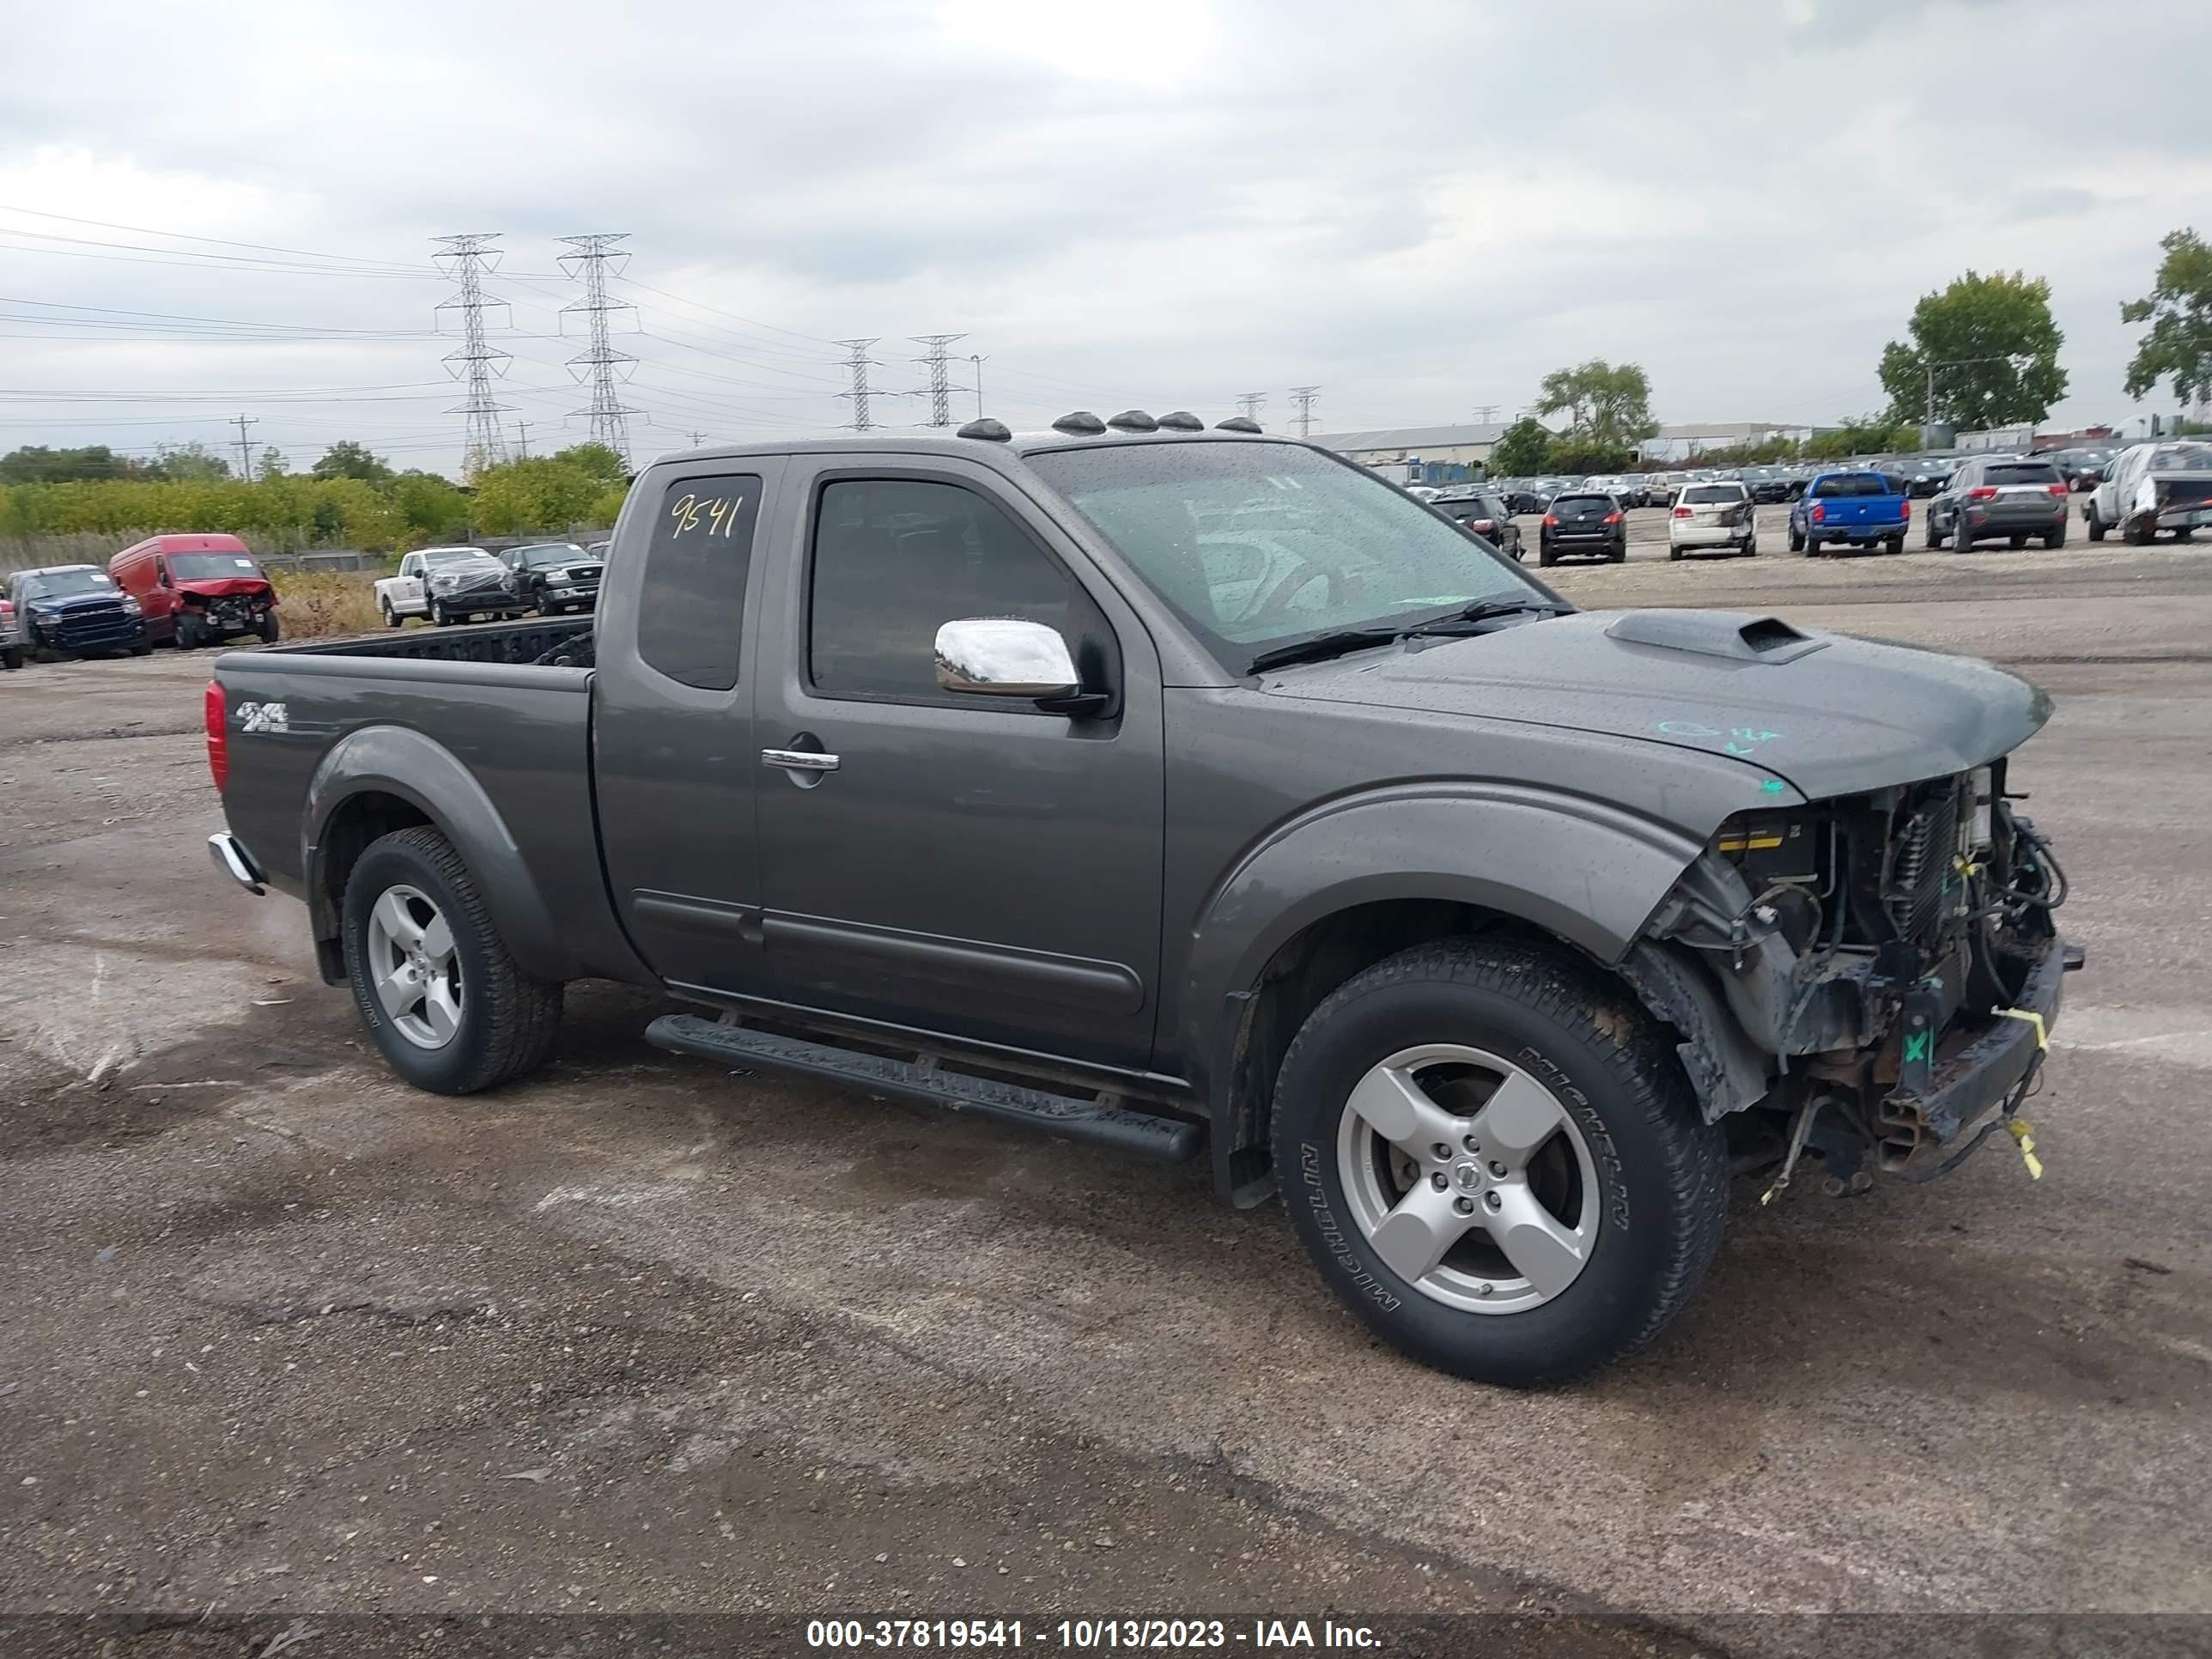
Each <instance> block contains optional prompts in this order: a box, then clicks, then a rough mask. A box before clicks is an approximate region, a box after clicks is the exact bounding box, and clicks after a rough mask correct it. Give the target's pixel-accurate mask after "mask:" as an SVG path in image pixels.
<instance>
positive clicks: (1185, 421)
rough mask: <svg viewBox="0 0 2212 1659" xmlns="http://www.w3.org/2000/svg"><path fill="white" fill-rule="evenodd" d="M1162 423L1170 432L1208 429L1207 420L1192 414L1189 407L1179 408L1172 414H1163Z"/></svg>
mask: <svg viewBox="0 0 2212 1659" xmlns="http://www.w3.org/2000/svg"><path fill="white" fill-rule="evenodd" d="M1160 424H1161V426H1163V427H1164V428H1167V429H1168V430H1169V431H1170V432H1203V431H1205V430H1206V422H1204V421H1201V420H1200V419H1199V418H1198V416H1195V415H1194V414H1192V413H1191V412H1190V411H1189V410H1187V409H1178V410H1175V411H1174V412H1173V413H1172V414H1168V415H1163V416H1160Z"/></svg>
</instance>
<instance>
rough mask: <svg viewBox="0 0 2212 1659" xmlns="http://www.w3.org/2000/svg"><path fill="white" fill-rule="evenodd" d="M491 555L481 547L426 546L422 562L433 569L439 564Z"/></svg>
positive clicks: (456, 562)
mask: <svg viewBox="0 0 2212 1659" xmlns="http://www.w3.org/2000/svg"><path fill="white" fill-rule="evenodd" d="M489 557H491V555H490V554H489V553H487V552H485V551H484V550H483V549H482V548H481V547H426V548H424V549H423V550H422V562H423V563H424V564H425V565H426V566H428V568H431V569H433V570H435V569H436V568H438V567H439V566H440V565H441V564H464V563H466V562H468V561H469V560H471V559H488V558H489Z"/></svg>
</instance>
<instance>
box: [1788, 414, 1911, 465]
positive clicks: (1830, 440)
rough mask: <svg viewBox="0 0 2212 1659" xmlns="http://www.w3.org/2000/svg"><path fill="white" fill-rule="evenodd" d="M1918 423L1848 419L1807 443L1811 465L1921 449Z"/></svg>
mask: <svg viewBox="0 0 2212 1659" xmlns="http://www.w3.org/2000/svg"><path fill="white" fill-rule="evenodd" d="M1919 442H1920V427H1919V424H1918V422H1911V421H1907V422H1895V421H1892V420H1891V419H1890V418H1889V417H1888V416H1887V415H1859V416H1846V417H1845V418H1844V419H1843V420H1841V421H1839V422H1837V423H1836V424H1835V425H1834V426H1832V427H1831V428H1828V430H1826V432H1820V433H1815V434H1814V435H1813V436H1812V437H1810V438H1808V439H1807V440H1806V441H1805V444H1804V448H1803V453H1804V457H1805V459H1807V460H1808V461H1842V460H1848V459H1850V458H1851V457H1852V456H1854V455H1887V454H1892V453H1895V452H1897V451H1899V450H1906V449H1913V448H1917V447H1918V446H1919Z"/></svg>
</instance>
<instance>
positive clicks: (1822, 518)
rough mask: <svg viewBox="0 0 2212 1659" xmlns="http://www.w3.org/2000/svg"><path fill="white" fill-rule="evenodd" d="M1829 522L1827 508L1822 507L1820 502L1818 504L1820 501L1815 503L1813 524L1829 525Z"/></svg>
mask: <svg viewBox="0 0 2212 1659" xmlns="http://www.w3.org/2000/svg"><path fill="white" fill-rule="evenodd" d="M1827 521H1828V509H1827V508H1826V507H1823V506H1821V505H1820V502H1818V501H1815V502H1814V503H1813V522H1814V524H1826V523H1827Z"/></svg>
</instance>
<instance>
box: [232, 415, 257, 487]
mask: <svg viewBox="0 0 2212 1659" xmlns="http://www.w3.org/2000/svg"><path fill="white" fill-rule="evenodd" d="M230 423H231V424H232V425H233V426H234V427H236V428H238V476H239V477H240V478H242V479H243V480H245V481H246V483H252V482H253V450H252V447H251V446H250V445H248V444H247V442H246V428H248V427H249V426H258V425H260V424H261V422H260V421H259V419H258V417H256V416H252V415H234V416H231V417H230Z"/></svg>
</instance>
